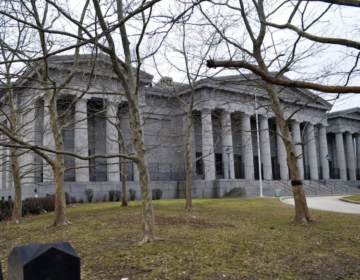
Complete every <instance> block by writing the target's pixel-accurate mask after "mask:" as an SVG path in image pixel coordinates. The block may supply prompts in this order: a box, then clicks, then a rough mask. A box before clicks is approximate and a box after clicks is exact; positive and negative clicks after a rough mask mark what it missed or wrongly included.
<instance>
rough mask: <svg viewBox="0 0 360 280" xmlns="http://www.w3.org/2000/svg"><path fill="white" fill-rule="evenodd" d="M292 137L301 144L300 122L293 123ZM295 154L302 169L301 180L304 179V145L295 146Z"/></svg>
mask: <svg viewBox="0 0 360 280" xmlns="http://www.w3.org/2000/svg"><path fill="white" fill-rule="evenodd" d="M292 137H293V140H294V142H295V144H296V143H301V142H302V140H301V132H300V123H299V122H298V121H293V122H292ZM295 152H296V156H297V159H298V165H299V169H300V176H301V179H304V155H303V150H302V145H295Z"/></svg>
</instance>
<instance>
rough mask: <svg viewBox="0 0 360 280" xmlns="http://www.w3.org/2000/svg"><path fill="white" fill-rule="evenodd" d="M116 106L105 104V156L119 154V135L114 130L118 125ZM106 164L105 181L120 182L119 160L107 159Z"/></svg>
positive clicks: (111, 103) (109, 103)
mask: <svg viewBox="0 0 360 280" xmlns="http://www.w3.org/2000/svg"><path fill="white" fill-rule="evenodd" d="M117 109H118V104H117V103H116V102H110V101H107V104H106V154H118V153H119V134H118V130H117V129H116V125H117V124H118V117H117ZM106 163H107V181H108V182H120V169H119V166H120V164H119V158H118V157H115V158H108V159H106Z"/></svg>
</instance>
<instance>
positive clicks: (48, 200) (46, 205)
mask: <svg viewBox="0 0 360 280" xmlns="http://www.w3.org/2000/svg"><path fill="white" fill-rule="evenodd" d="M39 199H40V203H41V205H42V209H43V210H45V211H46V212H53V211H55V195H54V194H52V195H49V196H47V197H40V198H39Z"/></svg>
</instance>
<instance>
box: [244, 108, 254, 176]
mask: <svg viewBox="0 0 360 280" xmlns="http://www.w3.org/2000/svg"><path fill="white" fill-rule="evenodd" d="M241 130H242V131H241V141H242V146H243V151H244V152H243V162H244V169H245V179H249V180H253V179H254V154H253V145H252V137H251V124H250V115H248V114H245V113H244V114H243V115H242V116H241Z"/></svg>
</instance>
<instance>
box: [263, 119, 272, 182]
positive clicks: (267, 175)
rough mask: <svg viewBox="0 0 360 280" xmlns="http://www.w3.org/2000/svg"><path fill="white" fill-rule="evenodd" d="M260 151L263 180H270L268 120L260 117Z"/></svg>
mask: <svg viewBox="0 0 360 280" xmlns="http://www.w3.org/2000/svg"><path fill="white" fill-rule="evenodd" d="M260 150H261V161H262V163H263V174H264V179H265V180H272V179H273V178H272V169H271V147H270V135H269V118H268V117H262V119H261V120H260Z"/></svg>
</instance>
